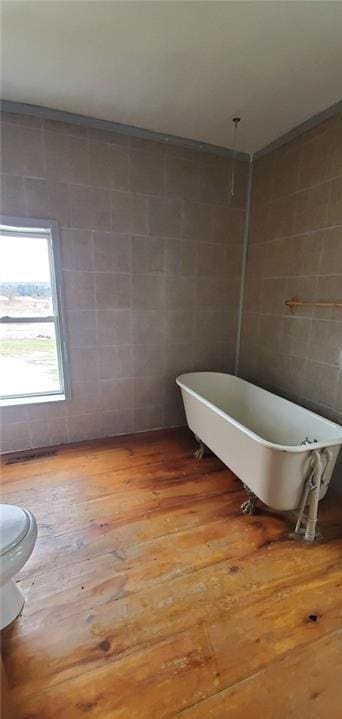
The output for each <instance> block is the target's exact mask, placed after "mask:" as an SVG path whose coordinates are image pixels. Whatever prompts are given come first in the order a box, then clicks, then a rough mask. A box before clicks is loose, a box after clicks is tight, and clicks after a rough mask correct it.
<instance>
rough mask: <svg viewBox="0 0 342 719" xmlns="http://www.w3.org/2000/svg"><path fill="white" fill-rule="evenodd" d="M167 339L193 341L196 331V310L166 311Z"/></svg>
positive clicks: (169, 340)
mask: <svg viewBox="0 0 342 719" xmlns="http://www.w3.org/2000/svg"><path fill="white" fill-rule="evenodd" d="M164 318H165V339H166V341H167V342H180V343H182V342H191V341H192V338H193V333H194V321H195V320H194V318H195V315H194V312H192V311H191V310H189V309H185V310H170V309H167V310H166V311H165V315H164Z"/></svg>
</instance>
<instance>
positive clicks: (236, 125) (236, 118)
mask: <svg viewBox="0 0 342 719" xmlns="http://www.w3.org/2000/svg"><path fill="white" fill-rule="evenodd" d="M240 120H241V117H233V118H232V122H233V123H234V139H233V164H232V179H231V183H230V194H231V196H232V197H234V189H235V160H236V142H237V129H238V124H239V122H240Z"/></svg>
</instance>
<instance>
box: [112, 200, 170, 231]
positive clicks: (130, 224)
mask: <svg viewBox="0 0 342 719" xmlns="http://www.w3.org/2000/svg"><path fill="white" fill-rule="evenodd" d="M111 198H112V228H113V231H114V232H129V233H133V234H139V233H141V234H143V235H146V234H147V231H148V198H147V197H146V196H145V195H138V194H136V193H132V192H112V195H111ZM156 234H158V233H156Z"/></svg>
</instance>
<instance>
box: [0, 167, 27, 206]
mask: <svg viewBox="0 0 342 719" xmlns="http://www.w3.org/2000/svg"><path fill="white" fill-rule="evenodd" d="M0 183H1V184H0V193H1V197H0V201H1V205H0V206H1V212H2V213H3V214H4V215H16V214H18V215H22V214H23V213H24V214H26V213H25V199H24V182H23V178H22V177H19V176H18V177H17V176H16V175H1V178H0Z"/></svg>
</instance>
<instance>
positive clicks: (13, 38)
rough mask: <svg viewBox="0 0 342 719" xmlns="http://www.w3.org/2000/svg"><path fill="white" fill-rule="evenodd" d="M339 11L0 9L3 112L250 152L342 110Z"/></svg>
mask: <svg viewBox="0 0 342 719" xmlns="http://www.w3.org/2000/svg"><path fill="white" fill-rule="evenodd" d="M341 37H342V2H323V1H322V2H243V1H240V2H115V1H113V0H112V1H109V2H103V1H102V0H93V1H92V2H83V1H82V0H79V1H77V0H76V1H69V2H65V1H64V2H63V1H62V0H58V1H57V2H55V1H46V0H45V2H31V0H25V1H24V2H18V1H17V0H10V2H3V3H2V88H1V95H2V97H3V98H5V99H7V100H16V101H21V102H28V103H33V104H37V105H44V106H46V107H49V108H54V109H59V110H66V111H69V112H76V113H81V114H84V115H91V116H93V117H97V118H102V119H106V120H112V121H115V122H121V123H127V124H130V125H137V126H139V127H144V128H147V129H149V130H157V131H159V132H166V133H170V134H174V135H179V136H182V137H187V138H192V139H195V140H202V141H205V142H209V143H213V144H216V145H222V146H228V147H229V146H231V145H232V134H233V133H232V128H233V126H232V122H231V117H232V116H233V115H235V114H240V115H241V117H242V122H241V126H240V132H239V142H238V144H239V149H240V150H243V151H246V152H252V151H255V150H257V149H259V148H261V147H263V146H264V145H266V144H268V143H269V142H271V141H272V140H274V139H276V138H277V137H279V136H280V135H282V134H283V133H285V132H287V131H288V130H290V129H291V128H292V127H294V126H295V125H297V124H298V123H301V122H303V121H304V120H306V119H307V118H309V117H310V116H312V115H313V114H315V113H318V112H320V111H321V110H323V109H325V108H326V107H327V106H329V105H331V104H333V103H335V102H337V101H338V100H339V99H340V98H341V94H342V92H341V88H342V41H341Z"/></svg>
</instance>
